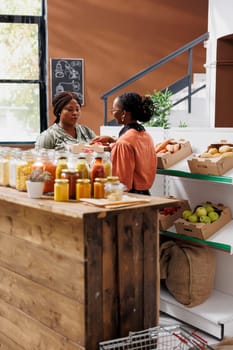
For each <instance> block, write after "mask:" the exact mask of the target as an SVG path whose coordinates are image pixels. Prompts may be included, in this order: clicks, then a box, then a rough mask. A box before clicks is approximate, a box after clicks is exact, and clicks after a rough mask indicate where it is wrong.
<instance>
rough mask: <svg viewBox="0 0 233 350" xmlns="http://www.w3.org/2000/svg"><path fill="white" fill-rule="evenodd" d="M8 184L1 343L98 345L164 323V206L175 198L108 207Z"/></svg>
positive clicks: (42, 348) (0, 223)
mask: <svg viewBox="0 0 233 350" xmlns="http://www.w3.org/2000/svg"><path fill="white" fill-rule="evenodd" d="M1 190H2V191H1V192H0V205H1V212H0V347H1V348H2V349H4V350H13V349H14V350H22V349H23V350H98V343H99V342H100V341H103V340H109V339H113V338H118V337H122V336H125V335H127V334H128V332H129V331H136V330H141V329H143V328H148V327H150V326H154V325H156V324H157V322H158V312H159V282H160V281H159V265H158V262H159V261H158V259H159V255H158V218H157V208H159V207H164V206H166V205H168V204H169V205H171V204H176V203H177V201H175V200H170V199H166V198H159V197H151V203H143V204H140V205H135V206H134V207H129V208H117V209H112V210H108V209H105V208H95V207H91V206H88V205H85V204H81V203H77V202H76V203H73V202H72V203H70V202H66V203H56V202H54V201H53V200H52V199H51V198H47V197H46V198H45V199H43V198H42V199H39V200H35V199H34V200H33V199H30V198H28V197H27V194H25V193H19V192H18V191H16V190H12V189H6V188H2V189H1Z"/></svg>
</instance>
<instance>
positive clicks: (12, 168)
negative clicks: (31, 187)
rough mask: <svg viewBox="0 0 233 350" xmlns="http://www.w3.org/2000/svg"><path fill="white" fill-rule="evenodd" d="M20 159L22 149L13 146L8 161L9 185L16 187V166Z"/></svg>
mask: <svg viewBox="0 0 233 350" xmlns="http://www.w3.org/2000/svg"><path fill="white" fill-rule="evenodd" d="M21 161H22V150H21V149H20V148H15V149H14V150H13V153H12V158H11V159H10V161H9V186H10V187H12V188H15V187H16V168H17V165H18V164H20V162H21Z"/></svg>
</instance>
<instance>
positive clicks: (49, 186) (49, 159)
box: [32, 149, 57, 193]
mask: <svg viewBox="0 0 233 350" xmlns="http://www.w3.org/2000/svg"><path fill="white" fill-rule="evenodd" d="M37 166H38V167H41V166H42V169H43V171H44V172H48V173H49V174H50V179H49V180H48V181H46V182H45V183H44V190H43V193H53V192H54V180H55V177H56V169H57V165H56V163H55V153H54V150H49V149H42V150H40V151H39V152H38V156H37V160H36V162H35V163H34V164H32V168H33V169H34V167H37Z"/></svg>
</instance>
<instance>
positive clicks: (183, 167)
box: [157, 158, 233, 185]
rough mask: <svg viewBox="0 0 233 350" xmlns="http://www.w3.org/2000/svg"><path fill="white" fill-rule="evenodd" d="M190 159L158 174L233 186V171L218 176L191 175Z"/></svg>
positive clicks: (159, 171)
mask: <svg viewBox="0 0 233 350" xmlns="http://www.w3.org/2000/svg"><path fill="white" fill-rule="evenodd" d="M187 160H188V158H185V159H183V160H182V161H180V162H179V163H176V164H175V165H173V166H172V167H170V168H168V169H157V174H159V175H168V176H176V177H183V178H187V179H188V178H189V179H194V180H204V181H212V182H219V183H224V184H230V185H232V184H233V170H230V171H228V172H227V173H225V174H224V175H221V176H216V175H205V174H194V173H191V172H190V170H189V168H188V161H187Z"/></svg>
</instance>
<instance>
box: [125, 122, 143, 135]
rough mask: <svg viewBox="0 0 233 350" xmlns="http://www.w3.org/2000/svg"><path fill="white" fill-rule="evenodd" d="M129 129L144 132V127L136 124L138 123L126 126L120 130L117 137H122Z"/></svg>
mask: <svg viewBox="0 0 233 350" xmlns="http://www.w3.org/2000/svg"><path fill="white" fill-rule="evenodd" d="M129 129H134V130H137V131H139V132H140V131H145V128H144V126H142V125H141V124H138V123H132V124H127V125H125V126H124V127H123V128H122V129H121V130H120V132H119V137H120V136H122V135H123V134H124V133H126V131H128V130H129Z"/></svg>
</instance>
